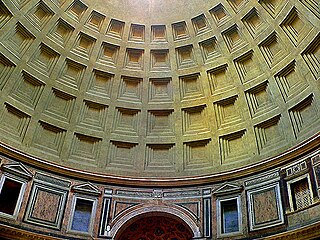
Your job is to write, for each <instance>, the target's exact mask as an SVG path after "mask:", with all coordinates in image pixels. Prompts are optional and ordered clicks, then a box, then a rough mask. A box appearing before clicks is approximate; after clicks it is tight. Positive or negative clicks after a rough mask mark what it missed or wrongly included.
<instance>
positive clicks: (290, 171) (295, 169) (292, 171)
mask: <svg viewBox="0 0 320 240" xmlns="http://www.w3.org/2000/svg"><path fill="white" fill-rule="evenodd" d="M307 168H308V167H307V163H306V162H305V161H303V162H299V163H297V164H295V165H293V166H291V167H289V168H287V169H286V175H287V177H290V176H293V175H296V174H299V173H301V172H302V171H303V170H306V169H307Z"/></svg>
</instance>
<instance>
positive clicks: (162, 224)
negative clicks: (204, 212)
mask: <svg viewBox="0 0 320 240" xmlns="http://www.w3.org/2000/svg"><path fill="white" fill-rule="evenodd" d="M192 237H193V234H192V231H191V229H190V227H189V226H188V225H187V224H186V223H185V222H184V221H183V220H182V219H180V218H178V217H176V216H174V215H171V214H167V213H158V212H154V213H152V214H143V215H140V216H137V217H135V218H133V219H131V220H130V221H128V222H127V223H126V224H125V225H124V226H123V227H121V229H120V230H119V232H118V234H117V235H116V237H115V240H190V239H192Z"/></svg>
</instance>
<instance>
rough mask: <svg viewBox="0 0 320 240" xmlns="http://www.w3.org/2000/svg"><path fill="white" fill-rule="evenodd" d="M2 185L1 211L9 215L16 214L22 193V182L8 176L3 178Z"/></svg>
mask: <svg viewBox="0 0 320 240" xmlns="http://www.w3.org/2000/svg"><path fill="white" fill-rule="evenodd" d="M1 182H2V185H0V212H1V213H4V214H8V215H15V214H16V213H17V211H18V205H19V204H18V203H19V198H20V195H22V191H21V190H22V188H23V186H24V184H23V183H22V182H19V181H16V180H13V179H11V178H8V177H3V178H2V181H1Z"/></svg>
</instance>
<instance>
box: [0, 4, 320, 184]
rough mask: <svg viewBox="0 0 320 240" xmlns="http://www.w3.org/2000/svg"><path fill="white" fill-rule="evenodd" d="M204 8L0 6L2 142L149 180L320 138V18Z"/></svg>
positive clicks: (243, 163)
mask: <svg viewBox="0 0 320 240" xmlns="http://www.w3.org/2000/svg"><path fill="white" fill-rule="evenodd" d="M198 2H199V3H197V4H191V3H186V2H185V1H175V2H174V3H171V1H167V0H161V1H147V0H136V1H124V0H123V1H108V4H101V1H87V2H86V1H70V2H67V1H58V0H57V1H53V2H52V3H50V4H47V3H45V2H44V1H40V2H38V3H35V4H31V5H30V4H27V1H21V2H15V1H13V2H12V4H13V5H12V7H13V9H19V10H17V11H18V12H20V13H21V14H23V16H24V17H23V18H22V17H21V18H19V19H12V18H13V14H14V13H11V12H10V10H9V9H8V8H7V7H6V6H5V5H4V4H2V9H3V14H2V15H3V21H2V29H1V30H2V32H3V33H4V34H3V36H2V41H1V42H2V49H3V51H2V55H1V63H2V68H3V69H4V71H3V73H4V74H5V75H4V76H3V77H2V85H1V86H2V87H1V89H2V93H1V96H2V99H3V100H2V103H3V104H2V109H3V114H2V121H3V126H2V127H1V129H2V131H3V132H4V134H2V135H1V139H2V143H3V144H5V145H6V146H8V147H9V148H11V147H12V149H16V150H18V151H21V152H23V153H24V154H28V155H29V156H30V157H32V158H38V159H39V160H35V161H38V162H41V165H43V166H44V165H47V164H49V165H54V166H55V167H57V168H62V167H68V168H70V169H75V170H76V171H78V170H80V171H82V170H85V171H88V172H94V173H98V174H102V175H110V176H114V177H120V178H127V177H129V178H139V177H142V178H151V179H152V178H185V177H195V176H201V177H203V176H206V175H212V174H219V173H223V172H229V171H234V170H239V169H243V168H246V167H248V166H253V165H263V164H265V163H266V162H268V161H269V160H270V158H272V157H275V156H277V155H278V154H281V153H282V152H284V151H285V150H287V149H289V148H291V147H294V146H296V145H298V144H299V143H300V142H302V141H304V140H306V139H308V138H309V137H311V136H313V135H314V134H316V133H317V132H318V131H319V126H320V125H319V111H318V107H317V102H316V101H317V98H318V97H317V96H318V94H319V93H318V92H319V83H318V81H317V80H318V78H319V76H318V68H319V66H318V62H317V61H318V60H317V55H318V51H319V50H318V41H319V34H318V35H317V33H318V22H317V18H316V17H311V16H314V15H310V16H308V15H306V14H305V12H301V11H302V10H300V9H299V8H298V7H297V6H295V4H288V3H285V2H283V3H280V2H275V3H273V2H269V1H260V2H250V1H225V2H217V1H198ZM301 8H302V9H303V11H307V10H306V6H304V5H303V4H302V6H301ZM178 9H181V10H182V9H183V14H181V13H180V11H178ZM11 11H12V10H11ZM57 11H59V14H57ZM275 25H277V28H275V27H274V26H275ZM9 29H14V31H9ZM39 36H40V37H39ZM40 159H41V160H40ZM37 164H40V163H37Z"/></svg>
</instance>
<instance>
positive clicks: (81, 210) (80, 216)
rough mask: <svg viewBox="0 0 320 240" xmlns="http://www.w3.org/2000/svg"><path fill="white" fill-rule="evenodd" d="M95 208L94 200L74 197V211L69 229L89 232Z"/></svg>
mask: <svg viewBox="0 0 320 240" xmlns="http://www.w3.org/2000/svg"><path fill="white" fill-rule="evenodd" d="M94 208H95V201H94V200H90V199H83V198H75V205H74V211H73V216H72V223H71V227H70V229H71V230H72V231H77V232H84V233H90V232H91V229H92V219H93V213H94Z"/></svg>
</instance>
